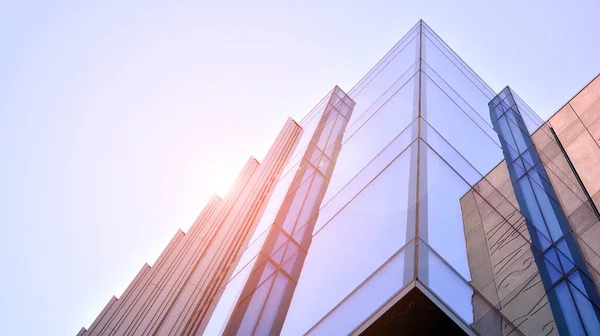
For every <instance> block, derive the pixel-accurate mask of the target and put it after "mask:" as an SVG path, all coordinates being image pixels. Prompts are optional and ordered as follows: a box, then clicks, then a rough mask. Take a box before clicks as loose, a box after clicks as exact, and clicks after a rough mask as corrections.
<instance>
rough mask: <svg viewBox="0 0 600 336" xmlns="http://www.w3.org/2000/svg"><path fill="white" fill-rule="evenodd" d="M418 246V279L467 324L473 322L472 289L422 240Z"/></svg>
mask: <svg viewBox="0 0 600 336" xmlns="http://www.w3.org/2000/svg"><path fill="white" fill-rule="evenodd" d="M418 248H419V252H418V253H419V268H418V270H419V280H421V281H423V283H424V284H425V285H427V287H428V288H430V289H431V290H432V291H433V292H434V293H435V294H436V295H437V296H438V297H439V298H440V299H441V300H442V301H443V302H444V303H445V304H446V305H448V307H450V309H452V310H453V311H454V312H455V313H456V314H457V315H458V316H459V317H460V318H462V319H463V320H464V321H465V322H466V323H467V324H471V323H473V305H472V298H473V289H472V288H471V286H469V285H468V284H467V283H466V282H465V280H464V279H462V278H461V277H460V276H459V275H458V274H457V273H456V272H455V271H453V270H451V269H450V267H449V266H448V264H446V263H444V262H443V261H442V259H441V258H440V257H439V256H438V255H437V254H436V253H435V252H433V250H431V249H430V248H429V247H428V246H427V244H425V243H424V242H423V241H422V240H419V242H418Z"/></svg>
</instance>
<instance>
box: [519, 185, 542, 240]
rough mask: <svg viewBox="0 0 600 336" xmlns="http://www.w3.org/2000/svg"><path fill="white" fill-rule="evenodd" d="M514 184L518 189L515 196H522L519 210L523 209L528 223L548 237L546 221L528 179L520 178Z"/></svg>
mask: <svg viewBox="0 0 600 336" xmlns="http://www.w3.org/2000/svg"><path fill="white" fill-rule="evenodd" d="M516 186H518V188H519V191H520V192H518V193H517V198H519V197H523V201H519V205H520V206H521V211H523V214H524V215H525V216H526V217H528V219H529V220H530V224H532V225H533V226H535V227H536V228H537V230H538V231H539V232H541V234H542V235H544V237H550V234H549V233H548V229H547V228H546V223H545V222H544V218H543V217H542V213H541V212H540V208H539V206H538V205H537V200H536V199H535V196H534V193H533V190H532V189H531V184H530V183H529V179H528V178H522V179H520V180H519V181H518V182H517V183H516ZM540 249H543V247H541V246H540Z"/></svg>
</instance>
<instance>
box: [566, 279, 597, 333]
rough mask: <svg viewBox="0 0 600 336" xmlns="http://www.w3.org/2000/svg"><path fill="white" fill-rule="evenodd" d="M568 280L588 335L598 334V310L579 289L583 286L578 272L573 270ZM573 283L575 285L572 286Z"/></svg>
mask: <svg viewBox="0 0 600 336" xmlns="http://www.w3.org/2000/svg"><path fill="white" fill-rule="evenodd" d="M569 281H570V282H571V292H572V293H573V298H574V299H575V303H576V304H577V308H578V309H579V315H580V316H581V320H582V321H583V325H584V326H585V330H587V332H588V335H600V321H599V320H598V318H599V316H600V311H599V310H598V308H597V307H595V306H594V305H593V304H592V303H591V302H590V300H589V299H588V298H587V297H586V296H584V295H583V293H582V292H581V291H580V289H579V288H581V287H583V283H582V282H581V278H580V274H579V273H578V272H575V274H573V275H572V276H571V277H570V278H569ZM575 283H576V284H577V285H575V286H573V284H575Z"/></svg>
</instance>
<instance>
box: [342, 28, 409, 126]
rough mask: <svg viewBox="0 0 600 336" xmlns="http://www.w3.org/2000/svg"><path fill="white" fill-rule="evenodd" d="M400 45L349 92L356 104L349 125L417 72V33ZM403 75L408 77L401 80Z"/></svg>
mask: <svg viewBox="0 0 600 336" xmlns="http://www.w3.org/2000/svg"><path fill="white" fill-rule="evenodd" d="M402 44H403V45H402V46H399V48H398V49H396V52H395V54H394V55H393V56H392V57H390V58H388V60H387V61H386V62H385V63H384V64H382V65H383V66H380V67H379V69H378V70H377V71H375V72H373V73H372V75H371V76H369V77H368V78H364V79H363V80H361V82H360V83H359V84H358V85H357V86H356V88H353V89H352V90H351V91H350V93H349V96H350V97H351V98H352V99H353V100H354V101H355V102H356V106H355V107H354V111H353V112H352V117H351V118H350V124H353V123H354V121H355V120H358V119H359V118H361V117H362V115H363V114H364V113H365V111H367V109H370V108H371V105H373V104H377V103H376V102H377V101H380V99H381V98H382V96H384V97H385V95H386V94H387V95H388V97H389V94H390V93H392V94H393V92H395V91H396V90H397V89H398V85H399V84H400V85H401V84H403V83H404V82H405V81H406V80H407V79H408V78H410V76H412V75H413V74H414V73H415V71H416V70H417V69H416V68H415V63H417V60H418V55H419V49H418V45H419V38H418V34H417V32H416V31H415V33H414V34H411V37H409V40H407V41H405V42H404V43H402ZM403 74H408V76H409V77H407V78H402V75H403ZM390 88H391V90H390ZM394 88H395V89H394ZM390 91H391V92H390ZM386 100H387V99H386ZM379 105H381V103H379Z"/></svg>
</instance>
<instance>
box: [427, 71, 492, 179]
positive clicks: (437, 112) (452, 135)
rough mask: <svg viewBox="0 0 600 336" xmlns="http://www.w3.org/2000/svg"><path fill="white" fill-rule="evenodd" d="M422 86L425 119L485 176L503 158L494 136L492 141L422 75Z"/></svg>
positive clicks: (489, 136) (433, 83)
mask: <svg viewBox="0 0 600 336" xmlns="http://www.w3.org/2000/svg"><path fill="white" fill-rule="evenodd" d="M423 85H424V91H423V93H422V94H423V96H424V97H425V101H424V103H423V104H424V107H422V110H423V115H424V118H425V119H426V120H427V122H428V123H429V124H430V125H431V126H433V128H435V129H436V130H437V131H438V133H439V134H440V135H441V136H442V137H444V139H446V141H448V142H449V143H451V144H452V146H453V147H454V148H455V149H456V150H457V151H458V152H459V153H460V154H461V155H462V156H463V157H464V158H465V159H466V160H467V161H469V162H470V163H471V165H473V167H475V169H477V171H478V172H480V173H482V172H483V173H487V172H489V171H490V170H491V169H492V168H494V167H495V166H496V165H497V164H498V162H500V161H502V159H504V156H503V154H502V150H501V149H500V146H499V145H498V144H497V143H496V141H497V140H496V139H497V137H496V138H492V136H491V135H490V134H488V133H489V132H487V133H486V132H485V131H484V130H483V129H481V128H480V127H479V126H478V125H477V124H475V123H474V122H473V120H472V119H471V118H469V117H468V116H467V115H466V114H465V113H464V112H463V110H461V109H460V107H459V106H458V105H456V103H455V102H454V101H452V100H451V99H450V98H449V97H448V96H447V95H446V94H445V93H444V92H443V91H442V90H441V89H440V88H439V87H438V86H437V85H436V83H435V82H433V81H432V80H431V79H430V78H428V76H423ZM486 108H487V105H486ZM488 114H489V112H488ZM486 127H489V126H486ZM489 130H490V131H491V132H494V131H493V130H492V129H491V128H489ZM465 134H468V135H469V136H465ZM474 144H477V146H474Z"/></svg>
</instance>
